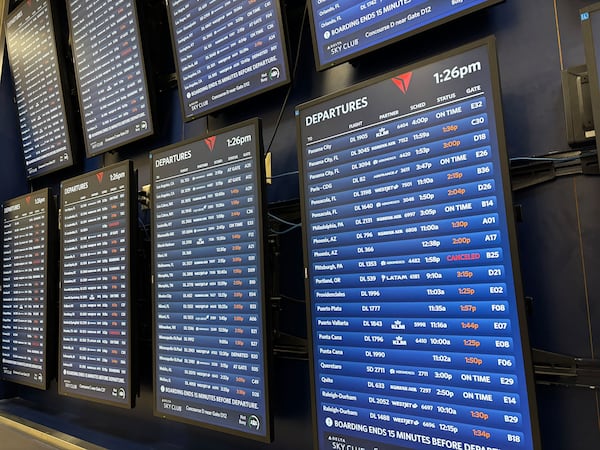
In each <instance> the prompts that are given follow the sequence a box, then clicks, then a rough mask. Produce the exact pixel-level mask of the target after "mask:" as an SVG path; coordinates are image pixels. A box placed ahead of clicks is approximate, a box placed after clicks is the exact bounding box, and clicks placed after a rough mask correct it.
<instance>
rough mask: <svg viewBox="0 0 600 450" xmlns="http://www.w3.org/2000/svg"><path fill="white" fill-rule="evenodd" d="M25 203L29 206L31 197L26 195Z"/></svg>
mask: <svg viewBox="0 0 600 450" xmlns="http://www.w3.org/2000/svg"><path fill="white" fill-rule="evenodd" d="M25 201H26V202H27V204H28V205H29V204H30V203H31V195H28V196H27V197H25Z"/></svg>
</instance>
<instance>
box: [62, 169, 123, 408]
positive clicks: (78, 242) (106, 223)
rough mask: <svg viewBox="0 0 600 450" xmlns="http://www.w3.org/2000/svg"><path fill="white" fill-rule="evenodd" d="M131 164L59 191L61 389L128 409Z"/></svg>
mask: <svg viewBox="0 0 600 450" xmlns="http://www.w3.org/2000/svg"><path fill="white" fill-rule="evenodd" d="M132 178H133V175H132V165H131V163H130V162H129V161H126V162H124V163H119V164H116V165H113V166H110V167H107V168H105V169H101V170H98V171H96V172H93V173H90V174H86V175H83V176H80V177H77V178H72V179H70V180H67V181H63V182H62V184H61V233H60V237H61V252H62V254H61V267H60V270H61V277H60V281H61V302H60V315H59V325H60V347H59V349H60V351H59V376H58V389H59V393H60V394H62V395H67V396H72V397H79V398H84V399H87V400H94V401H98V402H101V403H108V404H111V405H115V406H121V407H131V406H132V404H133V399H132V397H133V395H134V392H132V387H131V372H132V367H131V360H132V358H131V348H132V336H131V328H132V321H131V309H132V308H131V302H132V299H131V284H132V283H131V279H130V274H131V271H130V261H131V254H132V251H133V250H132V244H131V226H132V225H131V222H132V220H131V217H132V216H133V213H132V211H131V201H132V199H131V183H132Z"/></svg>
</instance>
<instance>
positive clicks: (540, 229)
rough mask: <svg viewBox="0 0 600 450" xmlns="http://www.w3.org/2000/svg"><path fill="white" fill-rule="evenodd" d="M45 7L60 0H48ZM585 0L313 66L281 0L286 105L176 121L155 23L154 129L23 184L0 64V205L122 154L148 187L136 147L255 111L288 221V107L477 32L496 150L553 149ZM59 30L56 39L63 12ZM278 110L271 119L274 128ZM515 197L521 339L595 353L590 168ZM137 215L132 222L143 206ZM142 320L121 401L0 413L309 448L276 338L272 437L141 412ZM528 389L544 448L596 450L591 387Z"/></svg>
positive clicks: (495, 14) (19, 395)
mask: <svg viewBox="0 0 600 450" xmlns="http://www.w3.org/2000/svg"><path fill="white" fill-rule="evenodd" d="M12 3H14V2H12ZM52 3H53V4H56V5H60V4H62V3H63V2H62V1H61V0H52ZM139 3H140V5H141V8H142V9H143V8H145V6H144V5H145V4H148V5H149V4H152V3H153V2H145V1H143V0H140V1H139ZM592 3H593V2H592V1H583V0H554V1H552V0H506V1H505V2H504V3H502V4H499V5H497V6H494V7H492V8H489V9H487V10H484V11H480V12H478V13H475V14H473V15H471V16H468V17H464V18H461V19H459V20H457V21H455V22H452V23H449V24H446V25H444V26H442V27H440V28H437V29H435V30H431V31H429V32H427V33H425V34H422V35H418V36H415V37H412V38H410V39H407V40H404V41H402V42H400V43H397V44H394V45H391V46H389V47H387V48H384V49H381V50H379V51H377V52H375V53H372V54H370V55H366V56H365V57H363V58H360V60H357V61H354V62H352V63H347V64H343V65H341V66H338V67H336V68H333V69H330V70H328V71H326V72H322V73H318V72H316V71H315V64H314V59H313V53H312V45H311V41H310V33H309V27H308V23H305V25H304V26H302V23H303V15H304V9H305V2H303V1H301V0H282V9H283V11H284V13H285V15H286V20H287V29H288V34H289V36H288V46H289V48H290V61H291V65H294V60H295V58H296V55H298V66H297V70H296V76H295V78H294V81H293V83H292V85H291V88H290V89H291V91H290V95H289V99H288V102H287V104H285V105H284V99H285V97H286V93H287V88H280V89H278V90H275V91H272V92H269V93H266V94H264V95H262V96H260V97H259V98H255V99H251V100H248V101H246V102H243V103H240V104H238V105H236V106H234V107H230V108H228V109H225V110H223V111H221V112H219V113H217V114H214V115H211V116H209V117H208V118H202V119H199V120H197V121H194V122H192V123H187V124H184V123H183V121H182V119H181V113H180V106H179V99H178V94H177V88H176V86H175V85H174V84H173V83H169V82H168V81H166V79H167V78H168V75H169V74H171V73H172V72H173V60H172V54H171V51H170V44H169V39H170V38H169V36H168V34H166V33H167V30H166V28H164V23H162V25H161V24H160V23H159V24H155V25H154V26H153V27H152V29H151V30H148V29H147V30H146V31H149V32H150V33H149V34H150V35H152V36H153V39H154V42H153V44H154V45H153V46H152V49H153V51H152V52H151V55H149V58H148V59H149V62H150V63H152V69H151V72H154V74H155V75H156V77H155V78H156V80H157V84H156V86H157V87H156V89H155V90H154V98H155V100H156V107H155V111H156V112H157V114H156V121H157V126H156V129H157V133H156V136H155V137H153V138H150V139H147V140H145V141H141V142H138V143H135V144H132V145H129V146H126V147H123V148H121V149H119V151H116V152H112V153H109V154H106V155H103V156H100V157H96V158H93V159H90V160H85V158H83V157H81V158H80V161H79V162H78V164H77V165H76V166H75V167H74V168H72V169H67V170H65V171H62V172H60V173H57V174H52V175H49V176H47V177H44V178H42V179H39V180H35V181H34V182H33V183H28V182H27V180H26V178H25V170H24V165H23V160H22V154H21V148H20V140H19V137H18V136H19V135H18V127H17V116H16V109H15V105H14V101H13V96H14V93H13V86H12V81H11V77H10V73H9V71H8V69H9V68H8V64H5V67H4V72H3V74H2V84H1V85H0V148H1V152H2V164H0V201H4V200H6V199H9V198H12V197H14V196H17V195H20V194H23V193H25V192H27V191H30V190H36V189H39V188H42V187H46V186H50V187H52V188H53V189H54V192H58V185H59V183H60V180H62V179H66V178H70V177H72V176H75V175H78V174H80V173H83V172H85V171H88V170H93V169H96V168H98V167H101V166H102V165H103V164H109V163H112V162H116V161H119V160H122V159H132V160H133V161H134V164H135V168H136V169H137V170H138V184H139V186H140V187H141V186H142V185H145V184H149V183H150V173H149V169H150V168H149V163H148V152H149V151H151V150H153V149H156V148H160V147H162V146H164V145H167V144H170V143H174V142H178V141H180V140H182V139H183V138H189V137H193V136H196V135H198V134H201V133H203V132H204V131H206V129H207V127H209V128H210V129H211V130H215V129H218V128H221V127H223V126H227V125H231V124H234V123H236V122H239V121H241V120H245V119H248V118H251V117H260V118H262V120H263V128H264V140H265V147H267V146H269V145H270V143H271V142H272V145H270V149H271V151H272V155H273V175H275V176H277V175H282V176H278V177H276V178H274V179H273V184H272V185H270V186H269V187H268V188H267V195H268V202H269V209H270V211H271V212H274V213H276V214H279V215H283V216H285V217H287V218H288V219H291V220H297V214H298V212H297V208H296V207H295V206H294V202H295V201H296V200H297V199H298V195H299V194H298V178H297V175H296V174H295V173H294V172H295V171H296V170H297V156H296V137H295V136H296V130H295V122H294V116H293V110H294V107H295V106H296V105H297V104H300V103H303V102H305V101H308V100H310V99H313V98H316V97H319V96H322V95H324V94H327V93H330V92H333V91H336V90H338V89H342V88H344V87H347V86H350V85H352V84H354V83H356V82H359V81H362V80H365V79H368V78H370V77H372V76H374V75H378V74H381V73H384V72H387V71H390V70H393V69H396V68H399V67H402V66H404V65H407V64H409V63H412V62H415V61H418V60H420V59H424V58H427V57H430V56H433V55H435V54H437V53H441V52H443V51H446V50H449V49H451V48H453V47H456V46H459V45H461V44H463V43H466V42H469V41H473V40H476V39H479V38H482V37H485V36H487V35H490V34H494V35H495V36H496V37H497V44H498V58H499V63H500V70H501V82H502V90H503V97H502V98H503V106H504V116H505V125H506V137H507V143H508V152H509V156H510V157H512V158H514V157H521V156H533V155H543V154H546V153H548V152H551V151H562V150H567V149H568V146H567V138H566V131H565V126H564V113H563V103H562V91H561V84H560V71H561V69H563V68H567V67H571V66H575V65H579V64H583V63H585V59H584V52H583V42H582V38H581V30H580V24H579V13H578V11H579V9H580V8H582V7H585V6H587V5H589V4H592ZM159 17H160V15H159ZM165 19H166V17H165ZM144 25H146V26H147V25H148V23H142V26H144ZM61 32H62V38H63V39H66V36H67V33H68V31H67V29H66V27H64V21H63V29H62V30H61ZM165 43H167V45H164V44H165ZM282 108H283V116H282V121H281V124H280V126H279V128H278V129H277V131H276V121H277V117H278V115H279V114H280V111H281V110H282ZM81 154H83V152H81ZM288 172H292V173H291V174H288ZM286 174H287V175H286ZM515 202H516V203H519V204H521V205H522V212H523V214H522V216H523V220H522V222H521V223H519V225H518V227H519V239H520V254H521V255H520V256H521V265H522V271H523V280H524V289H525V294H526V295H528V296H531V297H533V303H532V307H531V313H530V317H529V327H530V334H531V341H532V345H533V346H535V347H537V348H542V349H545V350H551V351H556V352H562V353H566V354H571V355H575V356H581V357H587V358H595V357H598V352H599V351H600V277H598V276H597V275H596V273H597V272H598V271H599V270H600V225H599V224H600V220H598V219H599V218H600V178H596V177H593V176H582V175H579V176H571V177H563V178H560V179H557V180H556V181H552V182H549V183H545V184H542V185H539V186H535V187H531V188H528V189H524V190H521V191H518V192H517V193H516V194H515ZM141 218H142V221H144V220H145V216H144V215H143V213H142V215H141ZM273 226H275V225H274V224H273ZM141 235H142V236H143V233H141ZM142 241H143V240H142ZM300 242H301V239H300V232H299V230H297V229H296V230H294V231H293V232H291V233H288V234H286V235H283V236H280V237H278V238H273V239H272V242H271V243H270V244H269V249H268V253H269V254H272V255H275V252H272V251H271V250H273V249H276V250H277V255H278V257H279V259H275V260H274V262H278V261H281V266H280V267H284V269H283V270H281V271H277V272H276V276H275V278H274V280H273V281H274V283H275V285H276V286H277V285H278V286H281V290H280V292H278V293H280V294H282V295H281V299H280V300H279V301H278V302H277V303H276V304H275V305H274V311H275V313H276V318H278V320H277V321H276V325H277V326H276V332H277V337H280V336H287V335H288V334H292V335H297V336H300V337H305V333H306V331H305V330H306V327H305V314H304V305H303V304H302V300H301V299H303V298H304V292H303V285H302V277H301V274H302V269H301V267H302V265H301V264H302V263H301V250H300ZM147 246H148V242H147V241H145V242H144V243H143V245H141V247H140V249H138V252H137V255H138V257H137V258H136V261H135V265H136V267H134V268H133V270H145V268H147V267H148V264H149V262H148V258H147V255H148V251H147ZM273 257H275V256H273ZM142 287H143V286H142ZM135 301H136V308H137V309H138V312H139V313H140V315H141V317H142V318H146V322H147V321H148V320H149V311H150V298H149V292H148V289H147V287H146V288H144V289H141V290H140V295H139V296H138V298H137V299H135ZM142 325H143V326H142V329H141V331H140V334H141V341H142V342H141V347H140V349H139V352H140V355H141V358H140V359H141V363H140V386H141V388H140V396H139V398H138V400H137V406H136V408H134V409H133V410H120V409H116V408H111V407H106V406H101V405H96V404H93V403H88V402H84V401H80V400H73V399H68V398H64V397H59V396H58V395H57V393H56V391H57V386H56V381H53V382H52V384H51V386H50V389H49V390H48V391H45V392H41V391H37V390H33V389H29V388H24V387H20V386H16V385H10V384H6V383H4V384H0V394H3V396H4V397H6V398H10V400H5V401H3V402H0V409H4V410H6V411H9V412H11V413H13V414H16V415H19V416H22V417H25V418H28V419H29V420H33V421H36V422H38V423H42V424H44V425H47V426H50V427H53V428H56V429H58V430H60V431H63V432H67V433H70V434H73V435H75V436H78V437H81V438H84V439H86V440H88V441H91V442H94V443H96V444H99V445H102V446H106V447H110V448H127V449H137V448H161V449H181V448H194V449H211V450H212V449H222V450H229V449H231V450H234V449H250V450H252V449H263V448H264V449H266V448H269V449H272V450H294V449H308V448H311V433H312V428H311V418H310V398H309V373H308V363H307V361H306V359H305V358H304V357H303V355H302V354H301V352H300V353H298V354H296V353H294V352H290V351H283V350H285V349H286V348H285V347H284V346H283V344H284V343H286V342H287V341H282V340H281V339H278V340H277V341H278V343H279V347H280V350H281V351H278V352H277V354H276V356H275V358H274V367H273V371H272V388H273V396H272V398H273V411H274V415H275V422H274V427H275V440H274V443H273V444H270V445H266V444H258V443H254V442H252V441H247V440H244V439H240V438H235V437H230V436H226V435H222V434H217V433H214V432H211V431H206V430H203V429H200V428H195V427H192V426H188V425H182V424H178V423H174V422H167V421H163V420H160V419H158V418H155V417H153V416H152V392H151V384H152V381H151V377H152V374H151V342H150V338H149V336H150V331H149V327H150V325H149V324H148V323H146V324H142ZM537 396H538V406H539V410H540V421H541V430H542V437H543V443H544V448H545V449H557V450H564V449H574V448H577V449H579V450H587V449H589V450H592V449H594V450H597V449H598V448H600V408H599V403H600V401H599V399H598V396H597V394H596V393H595V392H593V391H591V390H587V389H584V388H565V387H555V386H538V389H537Z"/></svg>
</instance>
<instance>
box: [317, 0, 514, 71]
mask: <svg viewBox="0 0 600 450" xmlns="http://www.w3.org/2000/svg"><path fill="white" fill-rule="evenodd" d="M307 1H308V10H309V19H310V20H309V22H310V30H311V38H312V45H313V52H314V55H315V65H316V68H317V70H318V71H319V72H320V71H323V70H326V69H330V68H332V67H335V66H339V65H340V64H343V63H345V62H348V61H352V60H354V59H356V58H359V57H361V56H363V55H366V54H367V53H371V52H373V51H375V50H378V49H380V48H382V47H385V46H387V45H390V44H393V43H395V42H398V41H402V40H404V39H406V38H409V37H411V36H414V35H416V34H419V33H422V32H424V31H427V30H430V29H432V28H436V27H439V26H440V25H443V24H445V23H447V22H451V21H453V20H455V19H458V18H460V17H463V16H466V15H469V14H471V13H474V12H475V11H479V10H481V9H485V8H488V7H490V6H493V5H496V4H498V3H502V2H503V1H504V0H487V1H484V2H483V3H480V4H478V5H474V6H472V7H470V8H467V9H465V10H463V11H459V12H458V13H456V14H451V15H448V16H445V17H442V18H441V19H438V20H435V21H433V22H430V23H427V24H425V25H423V26H421V27H419V28H416V29H414V30H410V31H408V32H406V33H401V34H399V35H397V36H393V37H391V38H389V39H387V40H385V41H383V42H380V43H379V44H375V45H372V46H368V47H365V48H364V49H362V50H360V51H357V52H355V53H351V54H349V55H347V56H344V57H341V58H339V59H334V60H332V61H331V62H329V63H323V62H321V58H320V56H319V43H318V42H319V41H318V39H317V34H316V33H317V29H316V21H315V20H314V11H313V7H312V3H313V2H312V0H307Z"/></svg>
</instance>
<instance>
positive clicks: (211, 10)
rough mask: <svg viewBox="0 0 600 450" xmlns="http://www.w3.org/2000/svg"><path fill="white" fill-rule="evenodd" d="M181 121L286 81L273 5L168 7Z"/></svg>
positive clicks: (224, 0) (216, 1)
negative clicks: (181, 115) (181, 113)
mask: <svg viewBox="0 0 600 450" xmlns="http://www.w3.org/2000/svg"><path fill="white" fill-rule="evenodd" d="M168 9H169V17H170V22H171V34H172V38H173V45H174V48H175V59H176V62H177V73H178V76H179V93H180V95H181V102H182V107H183V116H184V118H185V119H186V120H192V119H195V118H197V117H199V116H202V115H206V114H207V113H209V112H212V111H215V110H216V109H219V108H223V107H225V106H227V105H231V104H232V103H235V102H237V101H239V100H242V99H245V98H248V97H250V96H253V95H257V94H259V93H262V92H264V91H266V90H269V89H274V88H276V87H278V86H281V85H283V84H286V83H288V82H289V73H288V63H287V52H286V46H285V39H284V31H283V23H282V19H281V10H280V6H279V0H265V1H259V2H257V1H256V0H243V1H234V0H209V1H206V2H194V1H190V0H182V1H176V2H168Z"/></svg>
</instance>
